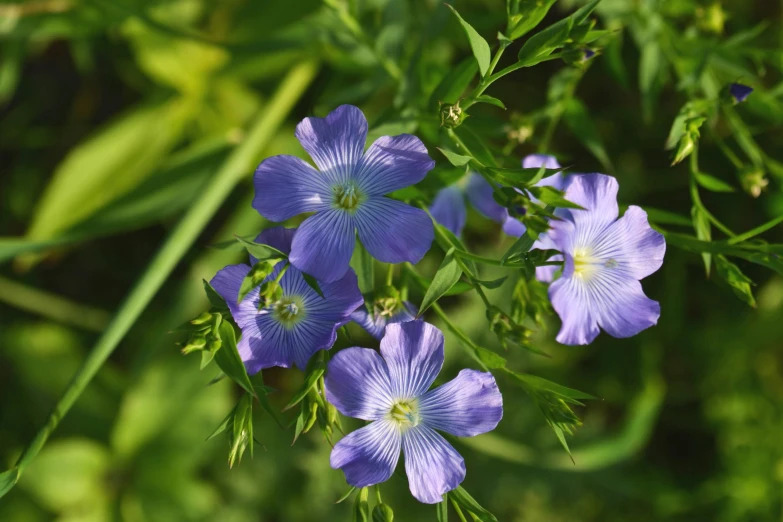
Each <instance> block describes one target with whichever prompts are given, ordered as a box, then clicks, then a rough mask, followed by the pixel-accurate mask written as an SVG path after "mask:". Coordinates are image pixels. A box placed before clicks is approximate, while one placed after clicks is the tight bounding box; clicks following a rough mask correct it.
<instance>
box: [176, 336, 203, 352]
mask: <svg viewBox="0 0 783 522" xmlns="http://www.w3.org/2000/svg"><path fill="white" fill-rule="evenodd" d="M206 345H207V338H206V337H205V336H204V334H202V333H195V334H193V335H191V336H190V338H189V339H188V342H187V344H186V345H185V346H183V347H182V353H183V354H185V355H187V354H189V353H193V352H196V351H199V350H203V349H204V347H205V346H206Z"/></svg>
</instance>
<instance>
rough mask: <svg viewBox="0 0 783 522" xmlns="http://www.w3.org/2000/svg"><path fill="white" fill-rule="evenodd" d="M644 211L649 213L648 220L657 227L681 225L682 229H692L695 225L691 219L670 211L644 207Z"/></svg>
mask: <svg viewBox="0 0 783 522" xmlns="http://www.w3.org/2000/svg"><path fill="white" fill-rule="evenodd" d="M644 211H645V212H647V219H649V220H650V222H652V223H655V224H657V225H679V226H681V227H690V226H692V225H693V222H692V221H691V220H690V218H688V217H686V216H682V215H680V214H675V213H674V212H669V211H668V210H661V209H658V208H653V207H644Z"/></svg>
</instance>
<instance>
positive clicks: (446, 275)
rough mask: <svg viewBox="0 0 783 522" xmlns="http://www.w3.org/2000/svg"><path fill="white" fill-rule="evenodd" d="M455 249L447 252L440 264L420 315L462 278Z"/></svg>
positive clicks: (423, 301) (422, 304)
mask: <svg viewBox="0 0 783 522" xmlns="http://www.w3.org/2000/svg"><path fill="white" fill-rule="evenodd" d="M454 250H455V249H454V247H452V248H451V249H450V250H449V251H448V252H446V257H444V258H443V262H442V263H441V264H440V268H438V271H437V273H436V274H435V277H434V278H433V279H432V284H430V286H429V288H427V292H426V293H425V294H424V299H423V300H422V302H421V306H420V307H419V315H421V314H423V313H424V312H425V311H427V309H428V308H429V307H430V306H432V304H433V303H434V302H435V301H437V300H438V299H439V298H441V297H442V296H443V295H444V294H445V293H446V292H447V291H448V290H449V289H450V288H451V287H452V286H454V284H455V283H456V282H457V281H459V278H460V276H462V268H461V267H460V265H459V263H458V262H457V259H456V257H455V256H454Z"/></svg>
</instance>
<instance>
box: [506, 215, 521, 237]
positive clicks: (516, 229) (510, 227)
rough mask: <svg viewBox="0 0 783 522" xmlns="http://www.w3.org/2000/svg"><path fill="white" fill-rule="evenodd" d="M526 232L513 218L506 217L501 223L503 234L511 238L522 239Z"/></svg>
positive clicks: (518, 221)
mask: <svg viewBox="0 0 783 522" xmlns="http://www.w3.org/2000/svg"><path fill="white" fill-rule="evenodd" d="M526 231H527V227H526V226H525V225H524V224H522V222H521V221H520V220H518V219H517V218H515V217H514V216H506V220H505V221H504V222H503V232H504V233H505V234H506V235H509V236H511V237H522V234H524V233H525V232H526Z"/></svg>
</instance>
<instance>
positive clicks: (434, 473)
mask: <svg viewBox="0 0 783 522" xmlns="http://www.w3.org/2000/svg"><path fill="white" fill-rule="evenodd" d="M402 449H403V452H404V453H405V472H406V474H407V475H408V484H409V486H410V490H411V493H412V494H413V496H414V497H416V500H418V501H419V502H423V503H425V504H436V503H438V502H441V501H442V500H443V494H444V493H447V492H449V491H451V490H452V489H454V488H456V487H457V486H459V485H460V483H461V482H462V481H463V480H464V479H465V461H464V460H463V458H462V457H461V456H460V454H459V453H457V450H455V449H454V448H453V447H452V446H451V444H449V443H448V442H446V440H445V439H444V438H443V437H441V436H440V435H438V434H437V433H435V431H434V430H433V429H432V428H430V427H428V426H426V425H423V424H419V425H418V426H416V427H414V428H410V429H408V430H407V431H405V432H404V433H403V435H402Z"/></svg>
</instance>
